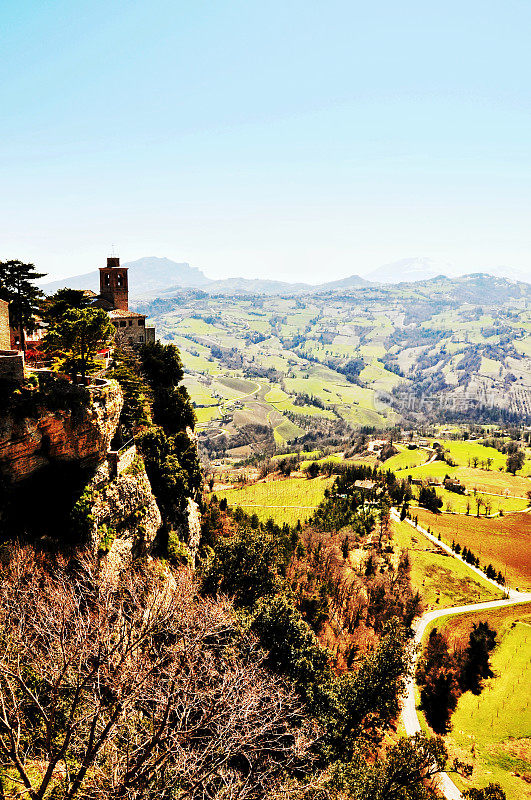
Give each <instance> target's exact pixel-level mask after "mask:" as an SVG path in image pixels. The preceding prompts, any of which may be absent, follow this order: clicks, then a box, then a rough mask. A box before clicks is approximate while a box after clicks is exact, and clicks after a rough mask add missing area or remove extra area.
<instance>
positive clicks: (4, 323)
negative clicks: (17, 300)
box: [0, 300, 11, 350]
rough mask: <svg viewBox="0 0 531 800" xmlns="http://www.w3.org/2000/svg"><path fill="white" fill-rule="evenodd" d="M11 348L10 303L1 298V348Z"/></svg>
mask: <svg viewBox="0 0 531 800" xmlns="http://www.w3.org/2000/svg"><path fill="white" fill-rule="evenodd" d="M10 349H11V331H10V330H9V305H8V303H7V302H6V301H5V300H0V350H10Z"/></svg>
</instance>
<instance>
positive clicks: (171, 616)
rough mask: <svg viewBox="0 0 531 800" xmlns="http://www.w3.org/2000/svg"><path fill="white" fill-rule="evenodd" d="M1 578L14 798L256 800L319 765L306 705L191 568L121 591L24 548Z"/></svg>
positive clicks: (1, 718)
mask: <svg viewBox="0 0 531 800" xmlns="http://www.w3.org/2000/svg"><path fill="white" fill-rule="evenodd" d="M0 579H1V585H0V630H1V646H0V647H1V649H0V759H1V774H2V787H1V788H2V790H3V795H4V797H6V798H7V797H12V798H14V797H22V798H31V800H43V799H44V798H45V797H50V796H53V797H54V798H62V800H70V798H74V797H83V798H87V800H88V798H91V800H96V799H97V798H116V800H118V798H120V799H122V798H124V799H125V798H127V799H128V800H136V799H137V798H138V800H139V799H140V798H142V799H143V800H144V799H146V800H149V799H150V798H153V800H155V798H172V799H174V798H175V799H177V798H182V800H184V798H190V800H196V798H206V797H213V796H218V797H227V798H229V797H230V798H236V797H238V798H242V800H244V798H259V797H265V796H267V795H268V794H269V793H271V792H273V791H274V790H275V791H276V790H277V789H278V788H279V787H280V786H281V784H282V782H283V781H284V780H285V779H286V778H287V777H289V775H291V774H294V773H295V772H297V771H298V770H300V769H304V768H305V767H307V765H308V760H309V756H308V752H309V745H310V742H311V740H312V737H313V736H314V731H313V730H311V729H310V728H309V725H308V723H305V722H304V721H303V716H302V714H301V711H300V708H299V706H298V703H297V701H296V699H295V697H294V696H293V695H292V694H291V693H290V691H289V690H288V688H287V687H286V685H284V683H283V682H282V680H281V679H280V678H279V677H277V676H272V675H271V674H270V673H269V672H268V671H267V670H266V669H264V667H263V665H262V660H263V653H262V651H261V650H260V649H259V648H258V646H257V644H256V641H255V640H254V639H253V638H252V637H250V636H248V635H243V634H242V633H241V632H240V631H239V630H238V629H237V628H236V626H235V624H234V620H233V617H232V616H231V612H230V607H229V605H228V604H226V603H224V602H214V601H208V600H200V599H198V598H197V597H196V595H195V591H194V585H193V582H192V580H191V578H190V575H189V574H188V573H186V572H185V571H183V572H182V573H180V574H178V575H177V576H176V577H174V578H173V579H172V580H169V579H168V576H163V575H162V574H161V569H160V567H157V566H155V565H153V566H152V567H151V568H145V569H144V571H143V572H142V573H137V574H130V575H129V576H127V577H126V578H124V582H123V584H122V585H121V586H120V588H119V590H118V591H116V590H113V589H111V588H107V587H105V586H101V585H99V584H98V581H97V580H95V578H94V575H93V564H92V562H91V560H90V559H89V558H86V559H81V558H80V559H78V560H76V561H75V562H72V561H70V562H68V563H67V562H66V561H62V560H59V561H56V562H55V563H54V566H53V568H52V567H50V564H49V563H48V562H47V561H45V559H44V558H39V557H37V556H35V554H34V553H33V551H32V550H30V549H19V550H17V551H16V552H15V553H14V555H13V557H12V559H11V560H10V563H9V564H8V565H7V566H4V567H2V568H1V573H0Z"/></svg>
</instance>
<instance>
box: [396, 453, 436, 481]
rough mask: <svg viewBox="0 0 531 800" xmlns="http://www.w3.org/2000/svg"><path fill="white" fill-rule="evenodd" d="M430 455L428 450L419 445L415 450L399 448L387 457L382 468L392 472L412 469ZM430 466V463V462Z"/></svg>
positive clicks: (426, 459)
mask: <svg viewBox="0 0 531 800" xmlns="http://www.w3.org/2000/svg"><path fill="white" fill-rule="evenodd" d="M432 455H433V454H432V452H431V451H430V450H426V449H425V448H423V447H419V448H417V449H416V450H408V449H407V448H405V449H402V450H400V452H399V453H397V454H396V455H394V456H391V458H388V459H387V461H384V468H385V469H390V470H392V472H399V471H400V470H412V469H414V468H415V467H418V466H419V465H420V464H424V463H425V462H426V461H428V459H429V458H430V457H431V456H432ZM430 466H432V465H431V464H430ZM411 474H413V473H411ZM401 477H403V476H401Z"/></svg>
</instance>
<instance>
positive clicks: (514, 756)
mask: <svg viewBox="0 0 531 800" xmlns="http://www.w3.org/2000/svg"><path fill="white" fill-rule="evenodd" d="M480 620H481V621H483V620H487V621H488V623H489V625H490V626H491V627H492V628H495V630H496V631H497V632H498V642H499V644H498V646H497V647H496V649H495V650H494V652H493V655H492V658H491V666H492V669H493V672H494V674H495V677H494V678H491V679H490V680H488V681H487V682H486V684H485V687H484V689H483V692H482V693H481V694H480V695H479V696H475V695H473V694H471V693H470V692H467V693H465V694H463V695H462V696H461V698H460V699H459V703H458V705H457V709H456V711H455V712H454V714H453V716H452V731H451V733H450V734H449V735H448V736H447V737H446V741H447V744H448V746H449V752H450V758H451V759H453V758H454V757H455V756H457V757H458V758H459V759H460V760H461V761H466V762H467V763H471V764H473V765H474V773H473V775H472V781H471V782H468V781H465V780H464V779H461V778H460V777H459V776H452V777H453V778H454V780H455V781H456V783H457V784H458V786H459V788H460V789H461V790H463V789H465V788H468V787H469V786H470V785H475V786H484V785H485V784H487V783H488V782H489V781H498V782H499V783H500V784H501V785H502V787H503V788H504V790H505V792H506V794H507V800H529V798H531V784H530V783H528V782H526V781H525V780H523V779H522V778H521V777H517V775H516V774H515V773H519V775H522V774H526V775H528V776H529V777H531V695H530V693H529V691H528V689H529V683H528V676H529V662H530V652H531V604H526V605H524V606H518V607H516V608H514V607H513V608H503V609H495V610H493V611H487V612H485V611H482V612H478V613H476V614H466V615H465V614H463V615H459V616H456V617H451V618H448V619H447V620H445V621H444V622H442V623H441V621H440V620H438V623H439V624H438V627H439V629H441V628H442V629H443V630H444V631H445V632H446V633H447V634H448V636H449V638H450V641H451V642H455V641H456V642H458V643H459V644H460V645H461V646H463V645H464V644H466V641H467V639H468V634H469V632H470V629H471V627H472V623H474V622H478V621H480Z"/></svg>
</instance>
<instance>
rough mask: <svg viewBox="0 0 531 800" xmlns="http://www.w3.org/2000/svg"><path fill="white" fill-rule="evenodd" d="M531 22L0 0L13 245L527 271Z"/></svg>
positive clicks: (423, 9)
mask: <svg viewBox="0 0 531 800" xmlns="http://www.w3.org/2000/svg"><path fill="white" fill-rule="evenodd" d="M530 36H531V3H530V2H529V0H522V2H514V0H505V1H504V2H500V0H496V2H492V1H491V0H481V2H478V1H476V0H466V1H465V2H463V0H459V1H458V2H454V1H453V0H449V1H448V0H446V2H444V3H442V2H439V3H435V2H429V1H428V2H427V0H423V1H422V2H408V1H407V0H404V2H397V0H394V1H393V0H387V1H386V2H384V1H383V0H381V1H380V2H378V0H372V1H371V2H369V0H367V2H363V3H361V2H356V1H355V0H349V2H341V1H339V0H327V1H326V2H324V1H323V2H312V0H304V2H301V1H299V0H278V1H277V0H268V1H267V2H264V1H263V0H262V1H261V2H254V0H247V1H246V2H235V0H230V1H229V0H227V1H226V2H225V1H224V0H218V2H206V1H205V2H203V1H202V0H192V1H191V2H179V1H178V0H171V1H169V0H150V1H149V2H147V1H146V0H138V1H136V2H135V0H127V2H115V1H113V0H105V2H100V0H92V2H86V1H85V0H76V1H75V2H72V0H69V1H68V2H66V0H55V1H54V0H47V1H46V0H38V1H36V2H28V0H11V1H10V2H7V1H6V0H0V47H1V53H2V58H1V62H0V75H1V80H0V116H1V140H0V142H1V146H0V147H1V149H0V187H1V191H0V259H6V258H15V257H18V258H22V259H24V260H32V261H35V263H37V264H38V265H39V266H41V267H43V268H44V270H46V271H48V272H49V273H52V274H53V275H54V276H57V275H61V276H63V275H67V274H72V273H75V272H76V273H77V272H84V271H87V270H89V269H92V268H94V267H95V266H99V265H101V263H102V261H103V259H104V258H105V256H106V255H107V254H108V251H109V250H110V246H111V244H113V243H114V244H115V245H116V247H117V250H118V252H119V253H120V255H121V257H122V259H123V260H131V259H135V258H139V257H141V256H145V255H158V256H168V257H169V258H173V259H175V260H177V261H179V260H186V261H190V262H191V263H192V264H193V265H194V266H198V267H201V268H202V269H204V270H205V271H206V273H207V274H208V275H210V276H212V277H226V276H229V275H236V274H240V275H244V276H247V277H255V276H261V277H266V276H269V277H275V278H290V279H304V280H309V281H314V282H318V281H321V280H323V279H332V278H336V277H342V276H345V275H348V274H351V273H353V272H360V273H362V274H363V273H366V272H368V271H369V270H370V269H372V268H375V267H377V266H379V265H380V264H382V263H385V262H386V261H392V260H395V259H399V258H403V257H406V256H416V255H423V256H431V257H432V258H435V259H442V260H445V261H450V262H453V263H455V264H456V265H457V266H459V267H463V268H468V269H470V268H488V267H489V266H490V267H492V266H495V265H498V264H510V265H514V266H515V267H517V268H519V269H528V268H529V266H530V264H531V249H530V238H531V226H530V222H531V126H530V121H531V106H530V99H531V98H530V93H531V88H530V87H531V69H530V67H531V47H530ZM529 271H530V273H531V269H530V270H529Z"/></svg>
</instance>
